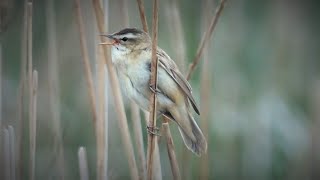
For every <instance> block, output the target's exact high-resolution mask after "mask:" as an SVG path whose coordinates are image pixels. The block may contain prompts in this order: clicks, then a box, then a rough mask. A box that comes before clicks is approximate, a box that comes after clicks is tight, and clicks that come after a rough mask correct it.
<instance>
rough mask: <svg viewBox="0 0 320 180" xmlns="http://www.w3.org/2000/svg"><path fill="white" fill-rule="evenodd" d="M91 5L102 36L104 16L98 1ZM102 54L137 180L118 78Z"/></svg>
mask: <svg viewBox="0 0 320 180" xmlns="http://www.w3.org/2000/svg"><path fill="white" fill-rule="evenodd" d="M92 3H93V7H94V11H95V15H96V20H97V25H98V29H99V32H100V34H103V33H105V28H104V21H103V17H104V16H103V12H102V9H101V6H100V2H99V0H92ZM100 38H101V39H100V40H101V41H102V42H104V40H105V38H104V37H102V36H101V37H100ZM103 53H104V59H105V60H106V61H105V62H106V65H107V68H108V73H109V78H110V83H111V87H112V93H113V97H114V102H115V108H116V112H117V115H118V122H119V124H118V125H119V129H120V134H121V137H122V141H123V144H124V147H125V152H126V155H127V158H128V163H129V168H130V174H131V179H134V180H138V179H139V176H138V169H137V165H136V160H135V156H134V151H133V146H132V142H131V139H130V134H129V128H128V123H127V117H126V114H125V110H124V105H123V100H122V95H121V92H120V85H119V81H118V77H117V75H116V72H115V70H114V68H113V67H112V64H111V61H110V55H109V50H108V49H107V48H106V47H105V48H103Z"/></svg>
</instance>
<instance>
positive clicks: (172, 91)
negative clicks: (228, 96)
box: [104, 28, 207, 156]
mask: <svg viewBox="0 0 320 180" xmlns="http://www.w3.org/2000/svg"><path fill="white" fill-rule="evenodd" d="M104 36H106V37H108V38H109V39H110V40H112V43H110V44H111V46H112V47H111V54H112V63H113V65H114V67H115V69H116V72H117V75H118V78H119V81H120V85H121V88H122V90H123V92H124V94H126V95H127V96H128V97H129V99H132V100H133V101H135V102H136V103H137V104H138V105H139V106H140V107H141V108H142V109H144V110H147V111H148V110H149V104H150V103H149V102H150V100H149V97H150V95H151V94H152V93H153V92H156V93H157V115H163V116H166V117H168V118H169V119H171V120H172V121H174V122H176V123H177V125H178V127H179V131H180V133H181V136H182V139H183V141H184V143H185V145H186V146H187V148H188V149H189V150H191V151H192V152H194V153H195V154H196V155H198V156H200V155H201V154H203V153H206V151H207V141H206V139H205V137H204V135H203V133H202V131H201V130H200V128H199V126H198V125H197V123H196V121H195V119H194V118H193V116H192V113H191V112H190V109H191V108H190V104H191V105H192V107H193V109H194V110H195V112H196V113H197V114H199V115H200V112H199V108H198V106H197V104H196V102H195V100H194V98H193V96H192V89H191V86H190V84H189V83H188V81H187V80H186V79H185V78H184V76H183V75H182V73H181V72H180V71H179V69H178V67H177V65H176V64H175V62H174V61H173V60H172V59H171V58H170V57H169V56H168V55H167V54H166V53H165V52H164V51H163V50H162V49H161V48H159V47H158V48H157V53H156V54H157V59H158V85H157V89H155V90H153V89H152V88H151V86H150V82H149V81H150V74H151V59H152V58H151V54H152V53H151V47H152V42H151V38H150V36H149V35H148V34H147V33H146V32H144V31H142V30H140V29H137V28H125V29H122V30H120V31H118V32H115V33H113V34H108V35H104Z"/></svg>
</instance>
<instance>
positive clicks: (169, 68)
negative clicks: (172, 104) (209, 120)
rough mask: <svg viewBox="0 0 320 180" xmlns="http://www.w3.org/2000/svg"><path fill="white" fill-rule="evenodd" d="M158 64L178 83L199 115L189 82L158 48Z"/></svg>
mask: <svg viewBox="0 0 320 180" xmlns="http://www.w3.org/2000/svg"><path fill="white" fill-rule="evenodd" d="M157 57H158V60H159V65H160V66H161V67H162V68H163V69H164V70H165V71H166V72H167V73H168V74H169V75H170V76H171V78H172V79H173V80H174V81H175V82H176V83H177V84H178V85H179V87H180V88H181V89H182V91H183V92H184V93H185V94H186V95H187V97H188V99H189V100H190V102H191V104H192V107H193V109H194V110H195V112H196V113H197V114H199V115H200V111H199V107H198V106H197V104H196V101H195V100H194V98H193V96H192V88H191V86H190V84H189V82H188V81H187V80H186V79H185V78H184V77H183V75H182V74H181V72H180V71H179V69H178V67H177V65H176V64H175V62H174V61H173V60H172V59H171V58H170V57H169V56H168V55H167V54H166V53H165V52H164V51H163V50H162V49H160V48H158V50H157Z"/></svg>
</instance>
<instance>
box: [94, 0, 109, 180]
mask: <svg viewBox="0 0 320 180" xmlns="http://www.w3.org/2000/svg"><path fill="white" fill-rule="evenodd" d="M108 9H109V0H104V1H103V10H104V12H108ZM108 24H109V19H108V14H107V13H105V14H104V26H105V30H106V31H108ZM95 30H96V28H95ZM95 32H96V31H95ZM95 40H96V42H98V41H99V40H98V38H96V39H95ZM95 47H96V46H95ZM99 49H100V59H101V63H102V62H103V60H104V56H103V53H104V52H103V49H102V47H100V48H99ZM103 67H104V75H105V81H104V82H105V83H104V84H105V90H104V93H105V95H104V100H105V101H104V102H105V104H104V108H105V111H104V112H105V121H104V127H105V129H104V130H105V132H104V134H105V138H104V140H105V144H104V147H105V150H104V153H105V155H104V176H105V177H106V178H107V177H108V142H109V138H108V135H109V133H108V129H109V119H108V109H109V106H108V104H109V103H108V102H109V97H108V89H109V85H108V83H106V82H107V79H108V74H107V73H106V72H107V68H106V66H105V65H103Z"/></svg>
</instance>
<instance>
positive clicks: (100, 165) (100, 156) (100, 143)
mask: <svg viewBox="0 0 320 180" xmlns="http://www.w3.org/2000/svg"><path fill="white" fill-rule="evenodd" d="M75 10H76V17H77V24H78V29H79V33H80V45H81V54H82V56H83V64H84V70H85V74H86V80H87V88H88V93H89V97H90V98H89V99H90V105H91V111H92V115H93V119H92V120H93V125H94V127H95V133H96V143H97V179H105V177H104V175H105V172H104V166H105V163H104V160H105V157H104V155H105V153H104V151H105V139H104V138H105V137H104V135H105V134H104V128H105V127H104V82H105V79H104V63H103V62H102V61H103V59H102V58H98V59H99V61H98V67H99V69H98V94H99V97H100V99H101V101H99V110H97V107H96V97H95V94H94V88H93V78H92V72H91V67H90V62H89V55H88V51H87V47H86V44H87V41H86V38H85V32H84V25H83V19H82V15H81V8H80V1H79V0H75Z"/></svg>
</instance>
